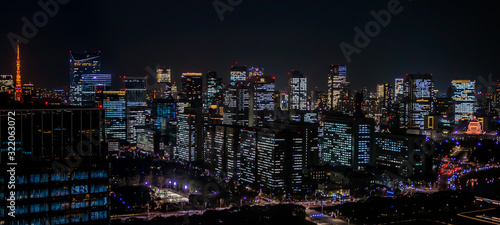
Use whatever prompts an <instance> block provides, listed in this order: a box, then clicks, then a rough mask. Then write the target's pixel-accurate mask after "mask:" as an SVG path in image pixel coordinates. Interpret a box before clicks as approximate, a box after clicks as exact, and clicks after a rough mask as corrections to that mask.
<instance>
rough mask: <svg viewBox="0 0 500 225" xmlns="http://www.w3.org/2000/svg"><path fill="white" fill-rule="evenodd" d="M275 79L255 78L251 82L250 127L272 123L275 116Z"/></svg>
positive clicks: (266, 77)
mask: <svg viewBox="0 0 500 225" xmlns="http://www.w3.org/2000/svg"><path fill="white" fill-rule="evenodd" d="M275 79H276V78H275V77H272V76H268V75H262V76H253V77H251V78H249V80H250V105H249V119H248V120H249V126H250V127H253V126H262V125H264V124H266V123H269V122H272V120H273V115H274V87H275V84H274V82H275Z"/></svg>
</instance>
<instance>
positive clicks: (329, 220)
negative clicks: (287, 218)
mask: <svg viewBox="0 0 500 225" xmlns="http://www.w3.org/2000/svg"><path fill="white" fill-rule="evenodd" d="M319 213H320V212H318V211H316V210H313V209H306V215H307V217H306V219H307V220H309V221H311V222H313V223H316V224H325V225H326V224H331V225H347V223H346V222H344V221H343V220H339V219H334V218H333V217H331V216H328V215H324V216H320V217H311V215H314V214H319Z"/></svg>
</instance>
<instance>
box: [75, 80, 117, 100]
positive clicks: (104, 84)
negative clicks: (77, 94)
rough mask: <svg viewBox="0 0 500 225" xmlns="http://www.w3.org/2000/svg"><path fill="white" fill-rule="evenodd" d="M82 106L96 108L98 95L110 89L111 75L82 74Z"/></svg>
mask: <svg viewBox="0 0 500 225" xmlns="http://www.w3.org/2000/svg"><path fill="white" fill-rule="evenodd" d="M79 85H81V90H82V95H81V96H82V103H81V105H82V106H87V107H97V105H98V102H99V101H98V99H97V98H98V96H99V93H101V92H103V91H109V90H110V89H111V74H82V79H81V81H80V84H79Z"/></svg>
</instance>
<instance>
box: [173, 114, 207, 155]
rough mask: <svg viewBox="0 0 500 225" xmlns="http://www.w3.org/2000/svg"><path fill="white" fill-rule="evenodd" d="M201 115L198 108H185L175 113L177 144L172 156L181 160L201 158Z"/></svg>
mask: <svg viewBox="0 0 500 225" xmlns="http://www.w3.org/2000/svg"><path fill="white" fill-rule="evenodd" d="M203 143H204V141H203V116H202V112H201V109H199V108H196V109H195V108H185V109H184V113H180V114H178V115H177V146H176V148H175V151H174V157H175V158H176V159H178V160H180V161H181V162H193V161H201V160H203Z"/></svg>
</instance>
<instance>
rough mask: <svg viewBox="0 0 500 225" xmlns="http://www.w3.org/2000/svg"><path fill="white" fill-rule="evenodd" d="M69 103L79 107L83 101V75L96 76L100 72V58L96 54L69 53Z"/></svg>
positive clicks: (98, 54)
mask: <svg viewBox="0 0 500 225" xmlns="http://www.w3.org/2000/svg"><path fill="white" fill-rule="evenodd" d="M69 67H70V84H71V86H70V103H71V105H76V106H81V105H82V101H83V86H82V75H83V74H98V73H99V72H101V56H100V52H97V53H73V52H70V58H69Z"/></svg>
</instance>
